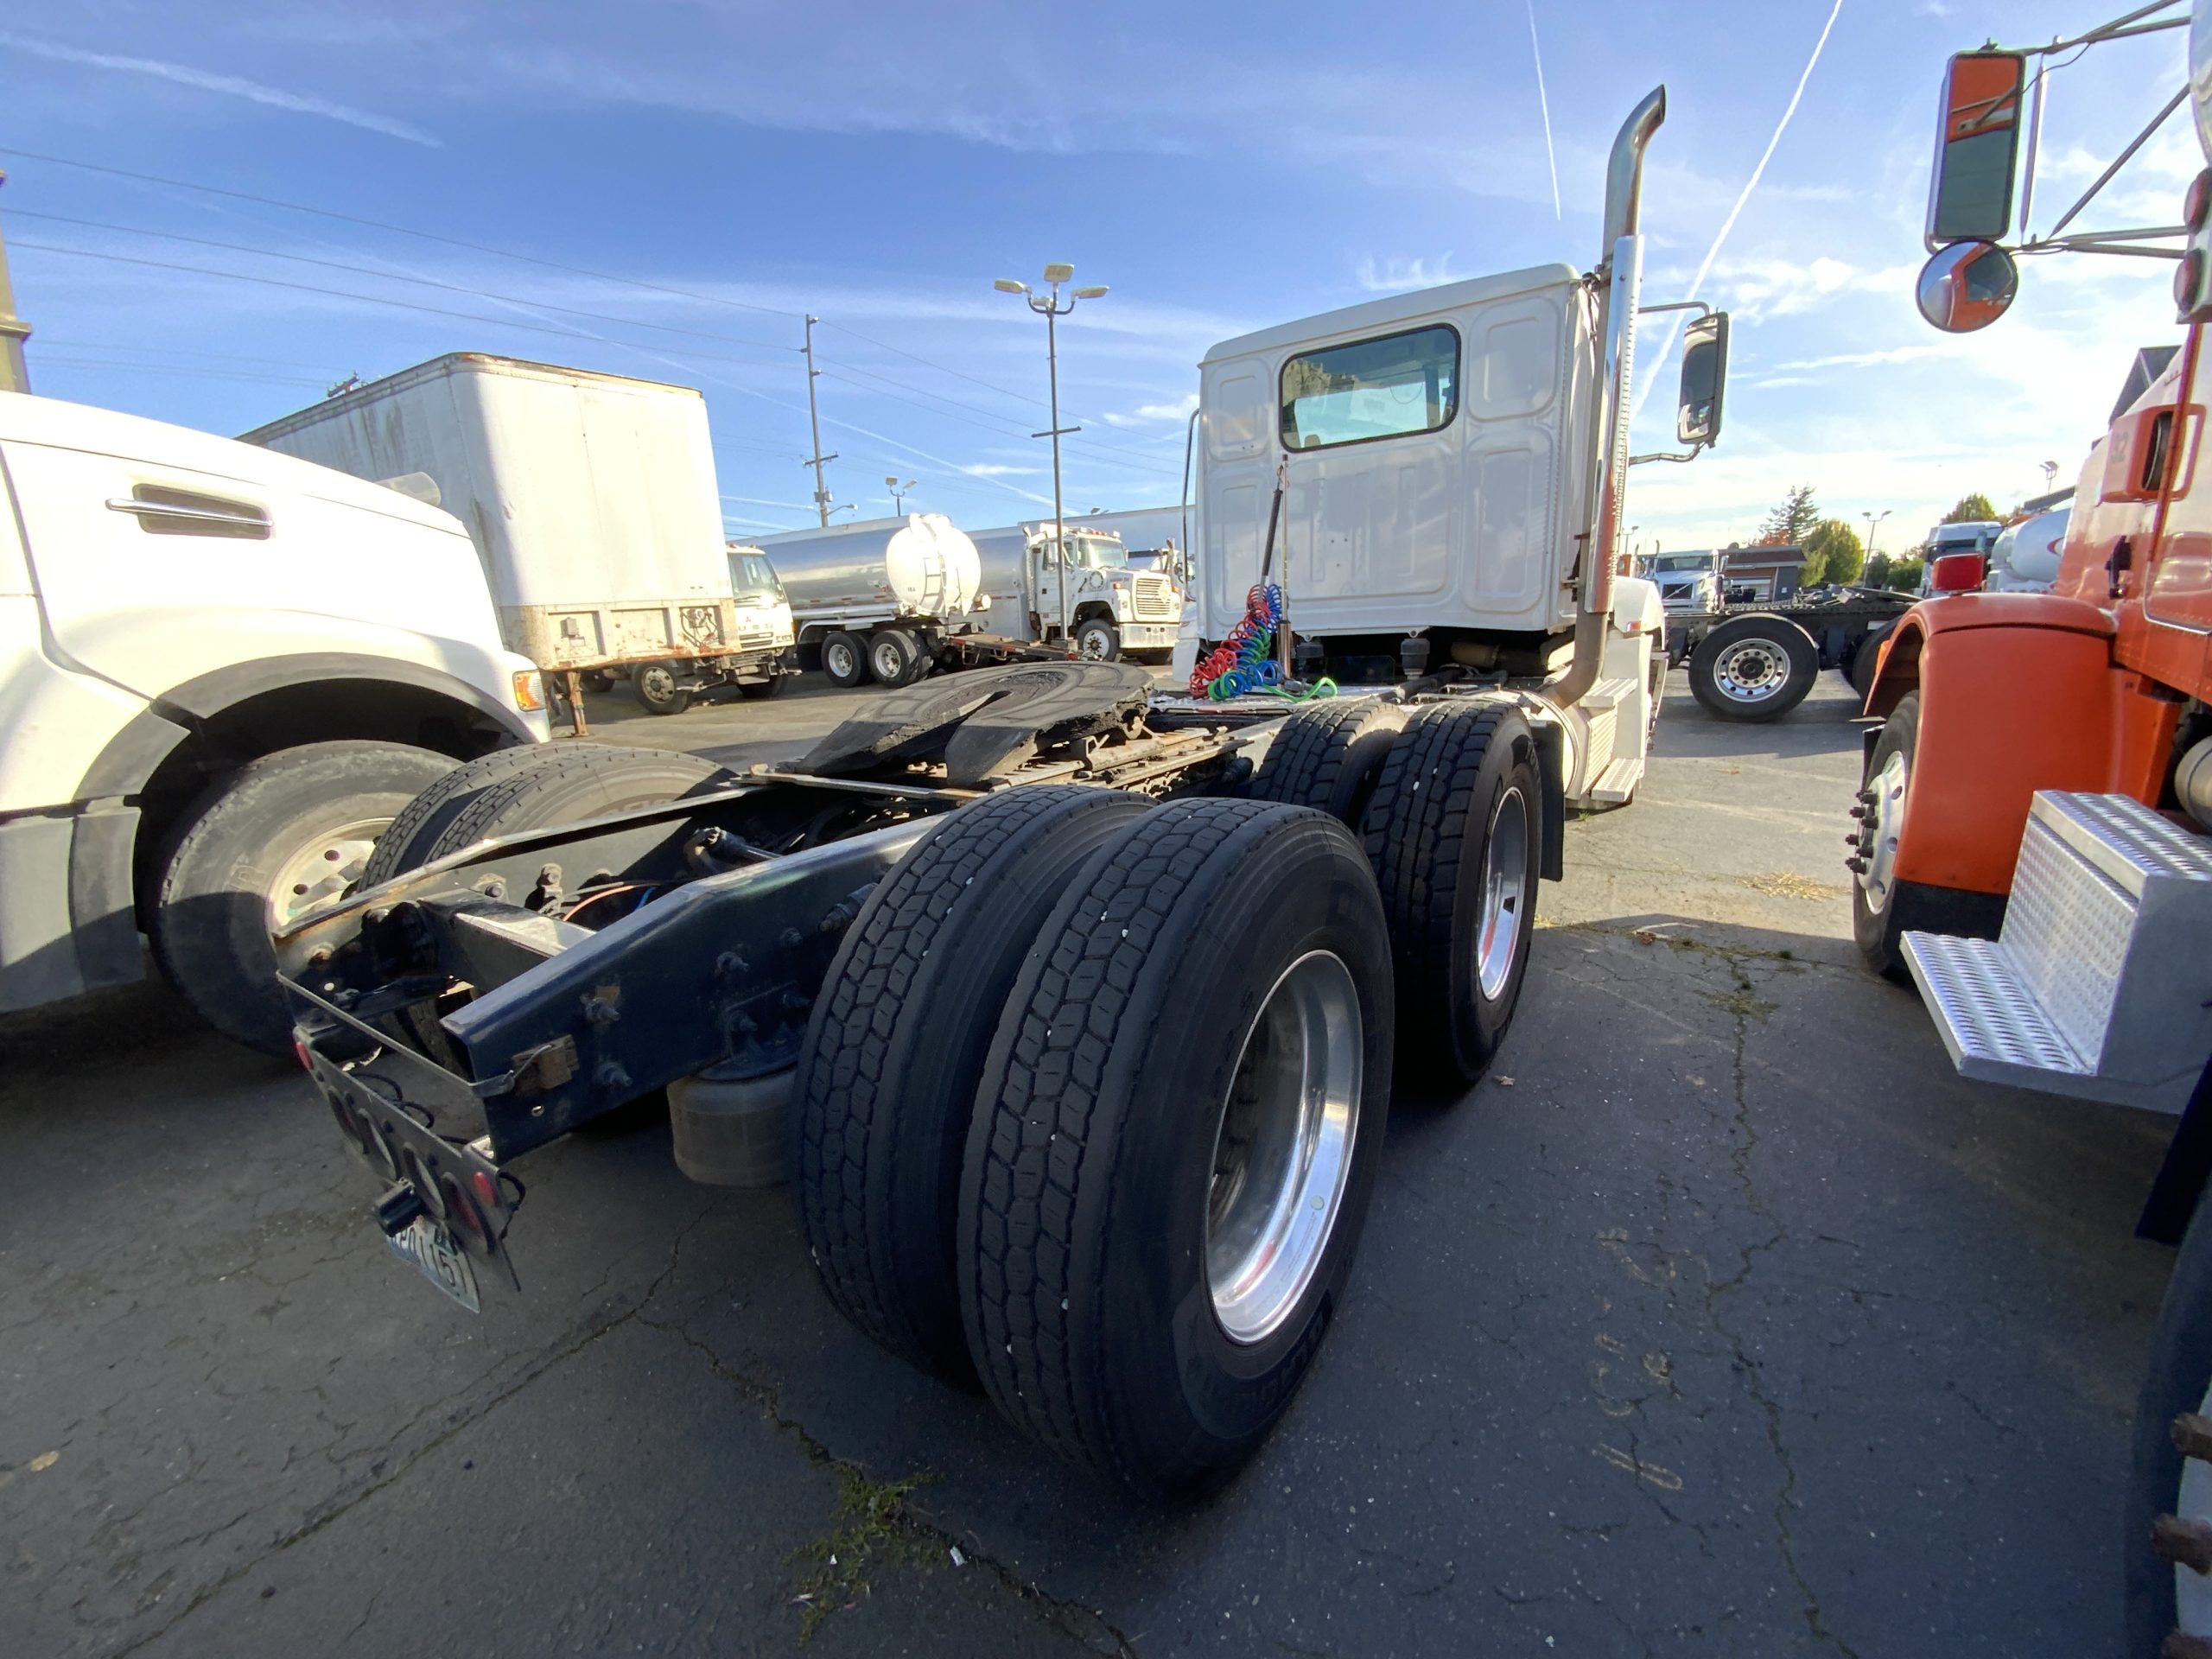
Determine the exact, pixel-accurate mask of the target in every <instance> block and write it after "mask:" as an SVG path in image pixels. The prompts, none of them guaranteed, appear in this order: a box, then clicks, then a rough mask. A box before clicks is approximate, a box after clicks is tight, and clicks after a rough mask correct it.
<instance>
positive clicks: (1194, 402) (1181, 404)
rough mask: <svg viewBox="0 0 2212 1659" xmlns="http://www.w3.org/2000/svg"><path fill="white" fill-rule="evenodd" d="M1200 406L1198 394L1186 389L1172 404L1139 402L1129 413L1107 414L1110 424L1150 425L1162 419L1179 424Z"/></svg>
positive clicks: (1106, 417) (1108, 423)
mask: <svg viewBox="0 0 2212 1659" xmlns="http://www.w3.org/2000/svg"><path fill="white" fill-rule="evenodd" d="M1196 408H1198V393H1197V392H1195V391H1186V392H1185V393H1184V394H1183V395H1182V396H1181V397H1179V398H1177V399H1176V400H1175V401H1174V402H1173V403H1172V404H1138V405H1137V406H1136V408H1135V410H1132V411H1131V412H1130V413H1128V414H1127V415H1122V414H1116V413H1112V412H1109V413H1108V414H1107V416H1105V421H1106V424H1107V425H1109V426H1149V425H1152V424H1154V423H1157V422H1160V421H1173V422H1175V423H1177V424H1178V425H1180V424H1181V423H1183V422H1185V421H1187V420H1189V419H1190V418H1191V411H1192V410H1195V409H1196Z"/></svg>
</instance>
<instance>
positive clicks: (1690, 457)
mask: <svg viewBox="0 0 2212 1659" xmlns="http://www.w3.org/2000/svg"><path fill="white" fill-rule="evenodd" d="M1708 448H1711V446H1710V445H1709V444H1702V443H1700V444H1698V445H1697V446H1695V447H1694V448H1689V449H1683V450H1679V451H1672V452H1668V451H1662V452H1661V453H1659V454H1649V455H1630V457H1629V458H1628V464H1629V465H1630V466H1631V467H1641V466H1642V465H1643V463H1644V462H1645V461H1695V460H1696V459H1697V458H1698V457H1699V456H1700V455H1701V454H1704V453H1705V452H1706V450H1707V449H1708Z"/></svg>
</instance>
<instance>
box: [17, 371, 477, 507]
mask: <svg viewBox="0 0 2212 1659" xmlns="http://www.w3.org/2000/svg"><path fill="white" fill-rule="evenodd" d="M0 442H13V443H37V444H44V445H46V446H48V448H55V449H75V450H79V451H82V452H83V453H85V454H95V455H130V456H136V457H138V458H140V459H143V460H145V461H156V462H162V463H165V464H167V465H169V466H174V467H188V468H190V469H191V470H192V471H194V472H198V473H205V474H211V475H213V476H214V477H218V478H229V479H235V480H238V482H240V483H242V484H251V485H254V486H258V487H259V488H260V489H261V490H263V491H265V492H267V493H271V494H278V493H283V494H292V495H305V496H312V497H314V498H315V499H318V500H322V501H327V502H329V503H331V504H332V505H335V506H343V507H358V508H359V509H361V510H362V511H364V512H375V513H381V514H383V515H384V516H385V517H386V518H397V519H401V520H404V522H406V523H408V524H420V525H422V526H423V527H424V528H425V529H429V530H442V531H446V532H448V534H451V535H456V536H466V535H467V531H465V530H464V529H462V527H461V520H459V519H458V518H454V516H453V515H452V514H451V513H449V512H444V511H442V509H440V508H437V507H432V506H426V505H423V503H422V502H420V501H417V500H415V499H413V498H411V497H410V496H404V495H402V494H400V493H399V492H398V491H397V490H391V489H386V488H385V486H383V485H381V484H371V483H367V482H365V481H364V480H360V479H358V478H352V477H349V476H347V475H346V474H344V473H340V472H336V471H334V470H333V469H332V468H330V467H317V466H315V464H314V463H313V462H311V461H295V460H293V459H292V457H290V456H289V455H280V454H277V453H276V452H275V451H274V450H270V449H264V448H260V447H259V446H257V445H255V444H251V443H240V442H238V440H236V439H235V438H221V437H217V436H216V435H214V434H213V433H212V432H196V431H194V430H193V429H191V428H189V427H183V426H174V425H171V424H170V423H168V422H167V421H152V420H147V419H145V418H144V417H143V416H137V415H119V414H118V413H117V412H116V411H115V410H111V409H95V408H93V407H92V405H90V404H71V403H65V402H63V401H61V400H60V399H59V398H55V397H33V396H31V395H29V394H28V393H25V392H12V391H8V392H0Z"/></svg>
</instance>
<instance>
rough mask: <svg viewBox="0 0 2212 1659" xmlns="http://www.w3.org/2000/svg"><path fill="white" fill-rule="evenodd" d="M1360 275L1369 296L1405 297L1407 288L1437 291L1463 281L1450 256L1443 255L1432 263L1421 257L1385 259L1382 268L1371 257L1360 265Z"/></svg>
mask: <svg viewBox="0 0 2212 1659" xmlns="http://www.w3.org/2000/svg"><path fill="white" fill-rule="evenodd" d="M1357 277H1358V280H1359V285H1360V287H1361V288H1362V289H1364V290H1365V291H1366V292H1368V293H1370V294H1402V293H1404V292H1406V291H1407V290H1408V289H1415V288H1437V287H1440V286H1441V285H1442V284H1444V283H1456V282H1458V281H1459V280H1460V273H1459V272H1458V271H1455V270H1452V256H1451V255H1450V254H1448V253H1446V254H1442V255H1440V256H1439V257H1437V259H1436V261H1435V263H1434V264H1431V263H1430V262H1429V261H1428V259H1427V257H1423V256H1419V255H1417V256H1415V257H1413V258H1411V259H1390V260H1386V261H1385V262H1383V264H1380V265H1378V264H1376V263H1375V261H1374V259H1373V258H1372V257H1369V258H1365V259H1362V260H1361V261H1360V262H1359V270H1358V271H1357Z"/></svg>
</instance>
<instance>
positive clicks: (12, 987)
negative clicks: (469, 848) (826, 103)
mask: <svg viewBox="0 0 2212 1659" xmlns="http://www.w3.org/2000/svg"><path fill="white" fill-rule="evenodd" d="M0 507H4V511H0V730H4V731H5V732H6V734H7V740H6V741H5V743H4V744H0V1013H4V1012H9V1011H12V1010H17V1009H25V1008H32V1007H38V1006H40V1005H41V1004H44V1003H48V1002H52V1001H56V1000H58V999H60V998H62V997H67V996H71V995H75V994H77V993H79V992H81V991H86V990H92V989H94V988H99V987H101V986H107V985H118V984H124V983H126V982H130V981H133V980H136V979H138V978H139V977H141V976H143V973H144V971H145V969H144V965H143V963H144V957H143V949H142V945H141V939H142V936H143V938H144V939H145V940H146V941H148V942H149V943H150V944H151V945H152V952H153V957H154V960H155V961H156V963H158V964H159V965H160V967H161V969H162V971H163V972H164V973H165V974H166V975H167V976H168V978H169V979H170V980H171V982H174V983H175V986H176V988H177V990H178V991H179V993H180V994H181V995H182V996H183V997H184V1000H185V1001H187V1002H188V1003H189V1004H190V1005H191V1006H192V1007H193V1008H194V1010H195V1011H197V1012H198V1013H199V1014H200V1015H202V1016H203V1017H204V1018H205V1019H206V1020H207V1021H208V1022H209V1023H210V1024H211V1025H213V1026H214V1027H216V1028H217V1029H218V1030H219V1031H221V1032H223V1033H225V1034H226V1035H227V1036H230V1037H232V1038H235V1039H238V1040H239V1041H241V1042H245V1043H249V1044H251V1045H253V1046H257V1047H259V1048H264V1049H268V1050H270V1051H272V1052H282V1051H283V1050H284V1049H286V1048H287V1047H288V1046H289V1042H290V1033H291V1016H290V1015H289V1013H287V1011H286V1009H285V1006H284V1001H283V996H282V995H281V994H280V993H279V991H278V989H277V978H276V975H277V963H276V958H275V957H274V956H273V954H272V953H271V950H270V936H271V935H272V934H273V933H275V932H276V931H278V930H279V929H281V928H283V927H284V926H287V925H290V924H292V923H294V922H296V921H298V920H299V919H300V918H302V917H305V916H308V915H311V914H313V913H315V912H316V911H317V910H318V909H319V908H321V906H326V905H328V904H330V903H333V902H334V901H336V900H337V899H340V898H341V897H342V896H343V895H344V894H345V893H346V892H347V891H348V890H349V889H350V888H351V887H353V885H354V884H355V883H357V882H358V881H359V880H360V879H361V878H362V876H363V874H364V873H365V871H366V870H367V868H368V866H369V862H370V861H371V859H372V857H373V855H374V849H375V848H376V846H377V844H378V840H379V838H380V837H381V836H383V835H384V833H385V829H386V828H387V827H388V826H389V825H390V824H391V822H392V821H393V819H394V818H395V817H397V816H399V815H400V814H401V813H402V811H403V810H404V808H405V807H406V806H407V804H408V803H409V802H410V800H411V799H412V798H414V797H415V796H416V794H417V793H418V792H419V791H422V790H423V788H424V787H425V786H427V785H429V784H430V783H432V782H434V781H435V780H437V779H442V778H443V777H444V776H446V775H447V774H448V773H450V772H452V771H453V770H454V768H455V767H456V766H460V765H461V763H462V762H463V761H467V760H472V759H474V758H477V757H486V760H481V761H480V762H479V764H480V765H483V764H489V765H492V766H498V767H502V768H505V767H509V766H518V765H520V764H522V763H524V762H526V761H528V760H531V759H532V758H533V757H534V756H536V755H537V754H539V753H545V751H543V750H542V749H539V748H538V747H537V746H538V745H540V744H542V742H543V740H544V738H545V736H546V715H545V713H544V700H543V687H542V683H541V681H540V678H539V675H538V672H537V667H536V665H535V664H532V663H531V660H530V659H529V658H526V657H523V656H520V655H518V654H517V653H515V652H511V651H509V650H507V649H506V648H505V645H503V644H502V643H501V640H500V637H499V619H498V617H497V615H496V614H495V613H494V612H493V607H492V596H491V594H490V593H489V592H488V591H487V589H486V585H485V581H484V572H483V570H482V569H481V567H480V565H479V564H478V563H477V560H476V556H475V554H474V551H472V550H471V549H470V546H469V542H468V535H467V531H465V530H463V529H462V527H461V524H460V523H459V521H458V520H456V519H455V518H454V517H453V515H452V514H450V513H448V512H440V511H439V510H438V509H437V508H435V507H432V506H428V505H423V502H421V501H420V500H417V499H410V497H409V496H407V495H405V494H403V493H399V492H397V491H395V490H392V489H388V488H386V487H385V486H382V485H379V484H372V483H365V482H363V481H362V480H359V479H355V478H349V477H347V476H346V475H345V474H342V473H337V472H333V471H331V470H330V469H329V468H327V467H315V466H310V465H308V463H307V462H305V461H295V460H292V459H290V458H289V457H288V456H284V455H279V454H271V453H270V451H268V450H266V449H262V448H255V447H254V446H252V445H251V444H245V443H236V442H232V441H230V440H229V439H226V438H219V437H214V436H212V435H208V434H207V433H204V432H193V431H188V430H186V429H183V428H181V427H175V426H168V425H164V424H162V423H159V422H156V421H148V420H141V419H138V418H137V417H136V416H129V415H118V414H116V413H113V412H112V411H110V410H102V409H90V408H86V407H85V406H84V405H82V404H68V403H61V402H59V401H57V400H55V399H54V398H51V397H29V396H26V395H22V394H19V393H15V392H0Z"/></svg>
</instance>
